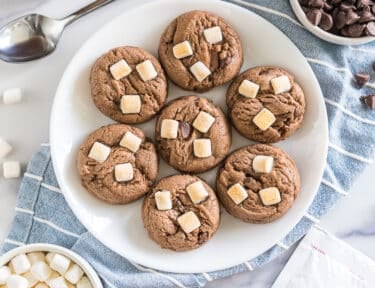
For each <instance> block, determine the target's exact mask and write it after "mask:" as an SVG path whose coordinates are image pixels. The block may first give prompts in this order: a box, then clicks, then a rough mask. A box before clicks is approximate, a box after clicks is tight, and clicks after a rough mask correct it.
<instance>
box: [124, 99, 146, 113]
mask: <svg viewBox="0 0 375 288" xmlns="http://www.w3.org/2000/svg"><path fill="white" fill-rule="evenodd" d="M141 106H142V101H141V97H140V96H139V95H124V96H122V97H121V103H120V108H121V112H122V113H123V114H137V113H139V112H141Z"/></svg>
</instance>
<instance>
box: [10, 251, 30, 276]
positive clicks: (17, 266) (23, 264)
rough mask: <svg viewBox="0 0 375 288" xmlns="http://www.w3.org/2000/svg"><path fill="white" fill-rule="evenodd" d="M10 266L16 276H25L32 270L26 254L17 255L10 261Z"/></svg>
mask: <svg viewBox="0 0 375 288" xmlns="http://www.w3.org/2000/svg"><path fill="white" fill-rule="evenodd" d="M10 264H11V265H12V268H13V270H14V272H15V273H16V274H23V273H25V272H27V271H29V270H30V268H31V264H30V261H29V258H27V256H26V255H25V254H20V255H17V256H16V257H14V258H13V259H12V260H11V261H10Z"/></svg>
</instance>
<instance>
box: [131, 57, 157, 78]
mask: <svg viewBox="0 0 375 288" xmlns="http://www.w3.org/2000/svg"><path fill="white" fill-rule="evenodd" d="M135 69H137V72H138V74H139V76H140V77H141V78H142V80H143V81H144V82H146V81H149V80H152V79H154V78H155V77H156V76H158V72H157V71H156V70H155V67H154V65H152V62H151V61H150V60H145V61H143V62H142V63H140V64H138V65H137V66H135Z"/></svg>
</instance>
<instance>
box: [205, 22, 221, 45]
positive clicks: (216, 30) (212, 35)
mask: <svg viewBox="0 0 375 288" xmlns="http://www.w3.org/2000/svg"><path fill="white" fill-rule="evenodd" d="M203 34H204V38H206V41H207V42H208V43H211V44H215V43H218V42H221V41H222V40H223V33H221V28H220V26H214V27H211V28H207V29H204V31H203Z"/></svg>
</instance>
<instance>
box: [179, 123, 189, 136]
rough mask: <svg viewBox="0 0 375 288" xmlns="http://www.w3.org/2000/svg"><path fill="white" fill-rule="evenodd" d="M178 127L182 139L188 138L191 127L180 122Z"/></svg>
mask: <svg viewBox="0 0 375 288" xmlns="http://www.w3.org/2000/svg"><path fill="white" fill-rule="evenodd" d="M179 126H180V131H181V136H182V138H184V139H186V138H189V137H190V134H191V131H192V129H191V125H190V124H189V123H188V122H180V125H179Z"/></svg>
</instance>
